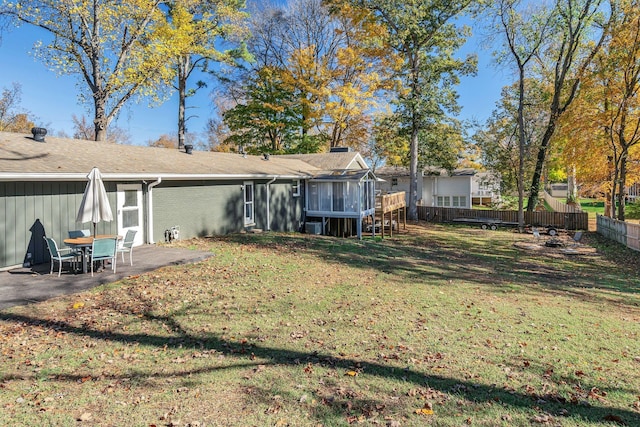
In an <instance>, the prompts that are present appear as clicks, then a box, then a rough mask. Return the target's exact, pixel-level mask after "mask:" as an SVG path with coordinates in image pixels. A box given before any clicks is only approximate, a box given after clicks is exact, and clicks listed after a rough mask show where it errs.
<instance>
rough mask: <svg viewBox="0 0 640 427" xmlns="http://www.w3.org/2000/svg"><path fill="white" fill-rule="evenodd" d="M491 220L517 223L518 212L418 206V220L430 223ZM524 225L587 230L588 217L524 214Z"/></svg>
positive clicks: (542, 212) (562, 214) (555, 213)
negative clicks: (456, 220) (458, 220)
mask: <svg viewBox="0 0 640 427" xmlns="http://www.w3.org/2000/svg"><path fill="white" fill-rule="evenodd" d="M487 218H489V219H492V220H500V221H503V222H515V223H517V222H518V211H490V210H479V209H459V208H439V207H438V208H436V207H431V206H418V219H419V220H421V221H430V222H453V220H454V219H474V220H481V219H487ZM524 222H525V225H533V226H548V227H556V228H564V229H567V230H588V229H589V215H588V214H587V213H586V212H546V211H534V212H525V213H524Z"/></svg>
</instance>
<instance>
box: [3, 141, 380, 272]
mask: <svg viewBox="0 0 640 427" xmlns="http://www.w3.org/2000/svg"><path fill="white" fill-rule="evenodd" d="M317 156H319V157H318V159H319V158H320V157H326V156H335V157H333V158H332V157H326V159H325V160H323V161H324V162H326V163H323V164H322V168H320V167H317V166H314V165H312V164H311V163H310V162H308V161H304V160H302V159H301V158H295V157H288V156H247V155H240V154H236V153H214V152H204V151H193V152H192V153H191V154H187V153H185V152H184V151H179V150H176V149H167V148H152V147H142V146H131V145H117V144H113V143H106V142H93V141H81V140H74V139H67V138H54V137H47V138H46V139H45V141H44V142H37V141H35V140H34V139H33V138H32V137H31V136H26V135H23V134H15V133H6V132H0V218H2V227H1V228H0V268H6V267H10V266H15V265H20V264H23V263H24V262H26V261H30V262H31V263H33V264H38V263H42V262H46V261H47V260H48V258H49V255H48V252H47V251H46V247H45V245H44V241H43V239H42V236H44V235H47V236H49V237H53V238H54V239H55V240H56V241H58V242H59V243H60V242H62V240H63V239H64V238H66V237H67V232H68V230H75V229H82V228H90V224H78V223H76V222H75V219H76V214H77V211H78V206H79V204H80V201H81V200H82V194H83V192H84V189H85V186H86V183H87V174H88V173H89V171H90V170H91V168H93V167H94V166H95V167H97V168H99V169H100V172H101V173H102V177H103V180H104V181H105V187H106V190H107V192H108V194H109V200H110V202H111V207H112V210H113V213H114V221H112V222H107V223H100V224H98V233H99V234H116V233H117V234H120V235H124V234H125V233H126V231H127V230H128V229H135V230H137V231H138V233H137V236H136V238H137V241H136V244H138V245H139V244H142V243H154V242H157V241H163V240H164V238H165V231H166V230H168V229H171V227H174V226H178V227H179V230H180V237H181V238H191V237H195V236H205V235H213V234H227V233H233V232H240V231H243V230H250V229H253V228H259V229H263V230H274V231H298V230H302V229H303V227H304V221H305V208H306V205H307V204H308V203H309V202H308V201H307V200H306V198H305V189H306V188H307V186H308V185H309V182H310V180H311V179H313V178H314V177H318V179H323V177H325V176H326V175H327V173H338V174H341V173H344V172H336V171H342V170H343V169H357V168H366V164H365V163H364V162H362V163H360V159H361V157H360V155H359V154H357V153H330V154H322V155H317ZM354 159H355V161H354ZM331 160H334V167H331ZM364 170H366V172H367V173H368V168H366V169H364ZM349 182H351V181H349Z"/></svg>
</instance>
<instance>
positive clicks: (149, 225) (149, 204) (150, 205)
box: [147, 177, 162, 244]
mask: <svg viewBox="0 0 640 427" xmlns="http://www.w3.org/2000/svg"><path fill="white" fill-rule="evenodd" d="M161 182H162V178H161V177H158V179H157V180H155V181H153V182H150V183H149V184H148V185H147V236H148V240H149V244H154V243H155V241H154V240H153V191H152V190H153V187H155V186H156V185H158V184H160V183H161Z"/></svg>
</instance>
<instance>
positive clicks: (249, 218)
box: [244, 181, 256, 225]
mask: <svg viewBox="0 0 640 427" xmlns="http://www.w3.org/2000/svg"><path fill="white" fill-rule="evenodd" d="M253 202H254V197H253V182H251V181H245V182H244V225H254V224H255V223H256V218H255V212H254V209H255V207H254V203H253Z"/></svg>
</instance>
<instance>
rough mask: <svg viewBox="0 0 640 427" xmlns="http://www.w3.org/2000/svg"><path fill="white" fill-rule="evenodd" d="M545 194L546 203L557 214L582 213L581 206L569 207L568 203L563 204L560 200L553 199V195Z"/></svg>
mask: <svg viewBox="0 0 640 427" xmlns="http://www.w3.org/2000/svg"><path fill="white" fill-rule="evenodd" d="M543 194H544V201H545V202H547V203H548V204H549V206H551V209H553V210H554V211H555V212H565V213H574V212H582V208H581V207H580V205H579V204H575V205H568V204H566V203H562V202H561V201H560V200H558V199H556V198H555V197H552V196H551V194H549V193H547V192H546V191H545V192H544V193H543Z"/></svg>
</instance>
